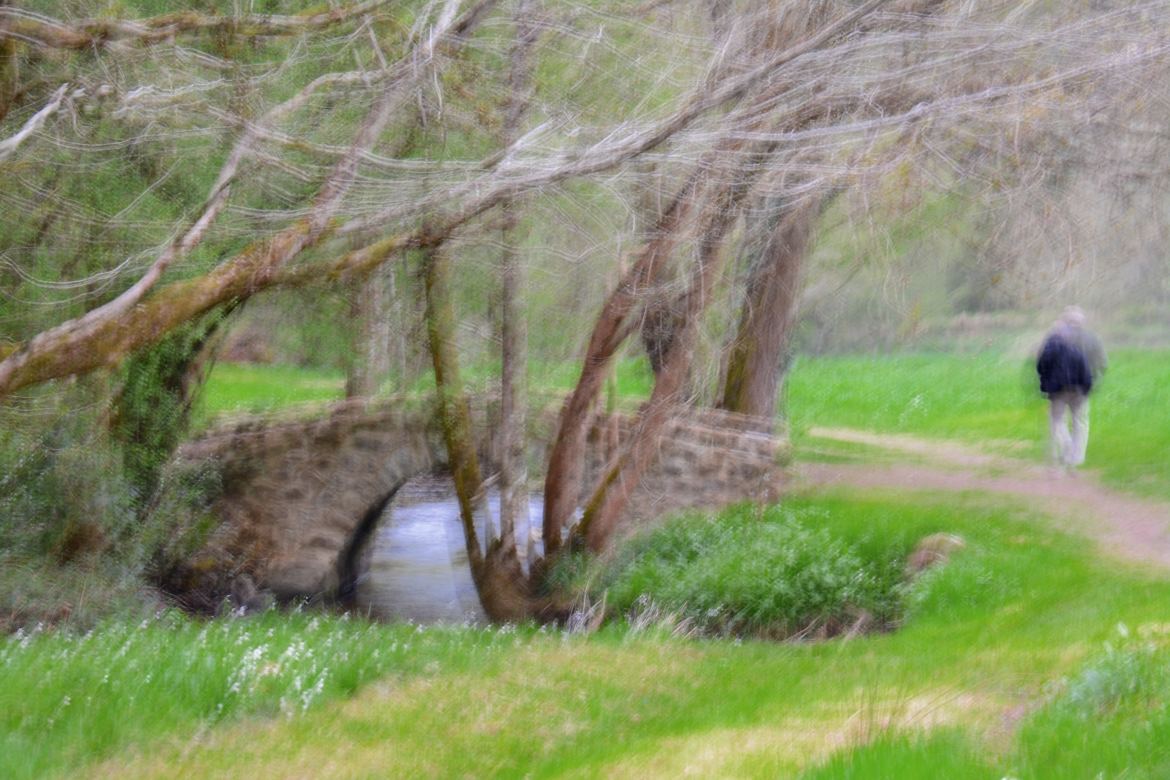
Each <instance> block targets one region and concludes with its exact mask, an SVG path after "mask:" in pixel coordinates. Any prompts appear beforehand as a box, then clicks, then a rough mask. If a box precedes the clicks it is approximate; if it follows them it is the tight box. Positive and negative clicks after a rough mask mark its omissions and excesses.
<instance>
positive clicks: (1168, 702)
mask: <svg viewBox="0 0 1170 780" xmlns="http://www.w3.org/2000/svg"><path fill="white" fill-rule="evenodd" d="M1120 628H1121V630H1122V632H1123V633H1128V629H1125V628H1124V627H1120ZM1124 641H1125V640H1123V642H1124ZM1017 756H1018V758H1017V764H1018V766H1017V767H1015V769H1014V771H1015V772H1016V774H1018V775H1019V776H1021V777H1041V776H1047V777H1070V778H1076V777H1085V778H1093V777H1127V778H1151V779H1152V778H1164V777H1170V648H1167V647H1165V646H1158V645H1156V644H1153V643H1141V644H1132V645H1130V646H1122V647H1117V646H1114V645H1112V644H1110V645H1107V646H1106V649H1105V652H1104V653H1103V654H1101V655H1100V656H1098V657H1097V658H1095V659H1093V660H1092V661H1090V662H1089V663H1087V664H1086V665H1085V666H1084V667H1083V668H1081V669H1080V670H1079V671H1078V672H1076V673H1075V674H1073V675H1071V676H1069V677H1068V678H1067V679H1065V680H1064V681H1062V682H1061V683H1060V684H1059V685H1057V686H1055V693H1054V695H1053V696H1052V698H1051V699H1050V700H1049V701H1048V703H1046V704H1045V705H1044V706H1043V707H1041V708H1040V709H1039V710H1038V711H1036V712H1035V713H1033V714H1032V715H1031V716H1030V717H1029V718H1028V720H1027V721H1025V723H1024V725H1023V726H1022V727H1021V729H1020V732H1019V735H1018V748H1017Z"/></svg>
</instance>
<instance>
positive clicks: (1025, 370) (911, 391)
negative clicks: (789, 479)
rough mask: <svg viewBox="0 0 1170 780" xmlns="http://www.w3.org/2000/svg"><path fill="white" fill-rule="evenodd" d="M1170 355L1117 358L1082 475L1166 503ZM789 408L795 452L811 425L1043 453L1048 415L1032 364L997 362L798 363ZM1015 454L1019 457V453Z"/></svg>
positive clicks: (991, 357)
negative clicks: (1090, 473) (1095, 475)
mask: <svg viewBox="0 0 1170 780" xmlns="http://www.w3.org/2000/svg"><path fill="white" fill-rule="evenodd" d="M1167 388H1170V352H1168V351H1165V350H1142V351H1137V350H1119V351H1117V352H1115V353H1114V354H1112V355H1111V356H1110V366H1109V371H1108V372H1107V373H1106V375H1105V377H1104V379H1103V380H1102V381H1101V382H1100V384H1099V385H1098V387H1097V389H1096V390H1094V392H1093V396H1092V410H1091V426H1090V430H1091V435H1090V438H1089V451H1088V458H1087V461H1086V467H1087V468H1090V469H1096V470H1099V471H1100V472H1101V474H1102V475H1103V476H1104V477H1105V479H1106V480H1107V481H1109V482H1110V483H1112V484H1114V485H1117V486H1119V487H1124V488H1126V489H1130V490H1134V491H1137V492H1141V493H1148V494H1152V495H1158V496H1162V497H1170V458H1167V457H1166V453H1167V452H1170V416H1167V415H1166V414H1164V413H1162V411H1163V410H1164V409H1165V406H1166V401H1167V393H1168V390H1167ZM787 408H788V412H789V419H790V424H791V428H792V432H793V437H794V439H795V441H796V443H797V446H798V447H801V446H813V447H814V448H815V447H816V446H819V445H818V444H817V442H816V441H815V440H812V439H810V438H809V437H808V435H807V432H808V430H809V428H811V427H813V426H822V427H847V428H859V429H862V430H872V431H880V432H886V433H908V434H914V435H919V436H926V437H937V438H956V439H961V440H964V441H967V442H971V443H975V444H979V443H988V442H992V443H995V442H1014V443H1021V442H1022V443H1023V444H1024V446H1023V448H1022V452H1023V453H1024V454H1026V455H1028V456H1029V457H1032V458H1033V459H1036V460H1040V459H1042V458H1043V457H1044V455H1045V453H1046V446H1047V445H1046V442H1047V435H1048V434H1047V426H1048V422H1047V420H1048V418H1047V406H1046V402H1045V401H1044V398H1043V397H1042V396H1041V395H1040V393H1039V390H1038V383H1037V381H1036V380H1035V371H1034V369H1033V367H1032V364H1031V362H1030V361H1026V360H1022V359H1021V360H1017V359H1012V358H1007V357H1004V356H1003V355H1001V354H990V353H981V354H971V355H956V354H912V355H885V356H876V355H875V356H853V357H824V358H815V359H808V358H802V359H800V360H799V361H797V363H796V365H795V367H794V368H793V370H792V372H791V374H790V376H789V380H788V388H787ZM1017 454H1019V451H1017Z"/></svg>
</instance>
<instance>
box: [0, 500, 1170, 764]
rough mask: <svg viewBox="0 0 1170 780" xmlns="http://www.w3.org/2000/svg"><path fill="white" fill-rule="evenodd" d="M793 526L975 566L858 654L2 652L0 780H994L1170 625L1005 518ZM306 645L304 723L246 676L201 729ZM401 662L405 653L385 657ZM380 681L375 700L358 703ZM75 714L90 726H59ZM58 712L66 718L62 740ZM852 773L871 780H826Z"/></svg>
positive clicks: (1060, 538)
mask: <svg viewBox="0 0 1170 780" xmlns="http://www.w3.org/2000/svg"><path fill="white" fill-rule="evenodd" d="M788 506H790V507H791V508H792V509H793V511H795V512H797V513H799V516H800V517H801V518H802V522H803V523H806V524H808V525H809V526H815V527H817V528H822V529H825V531H826V532H827V533H830V534H832V535H833V536H834V537H836V538H840V539H843V540H845V541H846V542H847V543H848V544H849V545H850V546H851V547H852V548H853V549H855V550H856V551H857V554H858V555H859V556H860V557H863V558H866V557H880V556H881V555H882V554H883V551H887V550H888V549H890V547H891V545H892V546H895V547H897V548H899V549H907V548H909V547H911V546H912V545H913V543H914V542H915V541H916V540H917V539H919V538H921V537H922V536H925V535H927V534H930V533H935V532H939V531H946V532H951V533H957V534H960V535H962V536H963V537H964V538H965V539H966V541H967V546H966V547H965V548H963V549H962V550H961V551H959V552H958V553H957V554H956V555H955V557H954V559H953V560H952V561H951V562H950V563H949V564H948V565H946V566H944V567H942V568H939V569H936V570H933V571H932V572H931V573H930V574H929V575H927V576H926V577H924V578H923V579H921V580H920V581H919V582H918V583H916V584H915V586H914V587H913V588H912V589H911V591H910V593H909V599H908V603H907V612H906V615H905V618H904V624H903V625H902V626H901V628H900V629H899V630H898V631H896V632H893V633H888V634H877V635H870V636H865V637H858V638H854V639H851V640H848V641H845V640H834V641H829V642H819V643H808V644H800V643H797V644H791V643H789V644H777V643H770V642H761V641H744V642H730V641H726V640H704V641H684V640H680V639H674V638H671V637H670V635H669V632H667V631H662V632H658V631H642V632H631V631H629V630H625V629H622V628H620V627H613V628H607V629H603V630H602V631H601V632H600V633H599V634H597V635H594V636H593V637H590V638H582V637H561V636H558V635H549V634H544V633H540V632H526V633H525V632H521V633H520V634H517V635H512V634H509V633H506V632H505V633H502V634H501V633H500V632H486V633H485V632H480V631H477V630H471V629H451V630H444V631H436V632H433V633H432V631H427V632H425V633H423V634H418V635H417V636H418V639H417V640H416V639H414V637H415V636H416V635H415V634H413V633H411V631H412V629H410V628H403V627H370V626H367V625H366V624H364V623H361V622H358V621H350V622H345V621H341V620H337V619H327V618H323V617H322V618H317V619H316V620H317V621H318V622H317V623H316V627H315V628H314V629H312V630H310V628H309V623H310V621H311V620H312V619H310V618H308V617H306V616H298V615H293V616H284V615H278V614H274V615H268V616H264V617H262V618H260V619H259V620H255V621H252V620H244V621H233V622H227V623H218V622H216V623H211V624H198V623H187V622H185V621H180V622H179V623H178V624H176V625H170V624H168V623H166V622H163V623H158V624H151V625H149V626H147V627H146V628H145V629H143V631H142V632H141V633H139V631H138V630H137V629H136V628H134V627H133V626H117V625H114V626H107V627H104V628H101V629H99V630H98V631H96V632H95V633H94V634H93V635H91V636H90V638H88V639H85V640H81V639H78V638H76V637H67V636H64V635H49V636H40V637H36V638H34V639H32V640H31V641H30V642H29V644H28V646H27V647H20V646H19V645H20V642H21V641H23V640H10V641H9V644H8V645H6V646H4V648H5V649H4V650H3V651H0V653H2V655H0V659H3V661H2V662H0V697H3V698H2V700H0V712H3V713H4V716H3V717H5V718H6V720H4V721H3V722H4V724H5V726H4V729H3V731H4V734H5V737H4V738H5V739H6V740H8V741H7V742H6V743H4V747H5V749H4V750H3V751H0V756H4V757H5V758H0V761H3V760H7V761H9V762H13V763H15V764H16V765H15V766H9V767H2V768H0V774H4V775H12V774H29V773H31V771H32V770H33V769H36V770H37V771H38V772H40V771H47V770H56V771H59V772H63V773H69V774H81V773H83V770H86V768H88V769H89V770H92V771H94V772H96V773H98V774H107V775H108V774H117V775H119V776H121V775H127V776H135V775H156V776H157V775H168V776H169V775H174V774H186V775H189V776H207V775H220V776H224V775H230V776H247V775H254V776H286V775H301V776H303V775H309V774H320V773H322V772H325V773H328V774H330V775H337V776H387V775H399V776H414V775H427V776H452V775H476V776H482V775H496V776H516V775H531V776H533V777H541V776H552V775H563V774H569V775H572V776H672V777H673V776H677V775H679V774H681V773H683V772H685V771H688V770H689V771H691V772H693V773H696V774H699V775H701V776H709V775H736V776H759V777H777V776H780V777H786V776H795V775H797V774H799V773H800V772H801V771H806V770H807V771H814V769H815V771H818V772H830V774H822V775H815V774H814V775H813V776H817V777H819V776H828V777H838V776H844V777H851V776H852V777H885V776H889V775H885V774H882V772H881V771H880V768H881V767H883V766H888V765H889V763H888V761H889V760H893V759H890V758H889V756H887V757H886V758H883V757H882V756H879V755H876V754H875V755H870V754H865V755H863V754H862V753H861V751H874V752H878V753H880V752H883V751H884V752H885V753H887V754H890V755H892V756H894V757H895V758H897V757H901V756H904V755H907V754H914V755H918V756H920V764H921V765H922V766H924V767H925V766H929V763H930V762H931V761H934V760H936V759H938V757H939V756H944V755H950V753H951V752H952V747H953V746H955V745H965V746H970V748H971V751H972V753H971V755H972V756H975V757H977V758H978V760H976V759H975V758H972V759H971V761H966V760H965V759H964V760H957V759H956V760H954V761H950V763H951V764H955V765H956V766H965V764H964V761H966V763H971V762H972V761H973V762H974V767H975V768H976V769H979V768H982V767H987V766H990V767H993V768H994V769H995V771H996V772H998V773H999V774H994V773H992V774H988V775H979V774H966V775H964V774H955V775H954V776H957V777H964V776H989V777H990V776H992V775H993V774H994V776H995V777H1002V776H1004V775H1005V774H1007V773H1008V771H1009V770H1013V769H1016V768H1019V767H1024V768H1026V766H1027V765H1025V764H1024V763H1022V762H1023V760H1024V759H1023V758H1022V757H1026V756H1028V755H1033V753H1028V752H1027V751H1028V750H1035V751H1038V750H1040V749H1041V747H1042V746H1043V744H1045V743H1044V738H1043V737H1042V736H1037V737H1032V736H1028V735H1029V734H1030V733H1031V732H1030V731H1028V729H1030V728H1032V727H1031V726H1027V727H1026V728H1025V729H1024V730H1023V731H1021V732H1020V735H1021V736H1020V737H1019V738H1018V739H1017V738H1016V737H1014V736H1009V737H1007V738H1006V739H1005V737H1003V735H1002V731H1003V722H1004V717H1005V713H1009V712H1012V711H1015V710H1017V709H1019V708H1021V707H1033V708H1034V707H1036V706H1037V705H1042V704H1044V702H1046V701H1049V700H1055V698H1054V697H1057V696H1058V695H1059V691H1061V690H1064V689H1065V688H1064V686H1065V685H1067V684H1062V683H1061V682H1060V681H1061V680H1062V679H1065V678H1068V679H1076V678H1077V675H1078V674H1079V672H1078V670H1079V669H1081V667H1082V665H1083V664H1085V663H1086V662H1087V663H1089V664H1090V665H1091V664H1093V663H1096V662H1097V661H1096V659H1097V658H1098V657H1099V656H1100V655H1101V654H1102V652H1103V648H1104V646H1105V643H1106V642H1107V641H1113V642H1116V641H1117V639H1118V636H1119V635H1118V628H1117V626H1118V624H1119V623H1124V624H1125V625H1126V626H1128V627H1130V631H1131V632H1132V634H1133V635H1134V636H1154V637H1155V638H1157V637H1160V636H1161V635H1160V634H1158V633H1157V632H1158V631H1159V630H1160V628H1159V627H1164V626H1167V625H1170V582H1168V581H1167V580H1166V579H1164V578H1160V577H1153V576H1151V575H1147V574H1143V573H1141V572H1134V571H1131V570H1128V569H1127V568H1126V567H1122V566H1118V565H1117V564H1116V563H1113V562H1109V561H1103V560H1101V559H1099V558H1097V557H1096V556H1094V555H1093V554H1092V553H1091V552H1090V551H1089V550H1087V549H1086V544H1085V542H1083V541H1082V540H1080V539H1079V538H1073V537H1069V536H1066V535H1064V534H1062V533H1059V532H1058V531H1056V530H1054V529H1053V528H1052V527H1051V526H1050V525H1048V524H1047V523H1046V522H1045V521H1043V520H1039V519H1037V518H1036V517H1035V516H1032V515H1030V514H1028V513H1026V512H1022V511H1020V510H1018V509H1013V508H1012V507H1010V506H1008V505H1006V504H1003V503H998V502H989V501H988V500H986V499H982V498H979V497H977V496H965V497H955V496H945V497H939V498H938V499H937V500H922V499H911V498H902V497H896V496H882V495H867V496H865V497H859V496H856V495H850V494H841V495H837V496H827V497H819V498H813V497H810V498H803V499H794V500H792V501H790V502H789V503H788ZM285 621H287V623H286V622H285ZM269 630H273V631H274V634H275V636H274V637H272V638H269V637H268V636H267V632H268V631H269ZM241 636H243V637H244V638H243V639H240V637H241ZM138 637H141V640H139V639H138ZM204 637H206V638H204ZM213 640H214V641H213ZM297 641H303V642H304V643H305V645H304V646H305V648H306V649H312V650H313V651H314V655H313V657H312V660H305V661H302V664H305V665H304V666H302V667H298V668H299V669H303V671H304V680H309V679H312V677H311V672H310V670H311V669H313V668H314V667H312V666H311V664H312V663H313V661H319V665H318V666H317V667H315V668H316V672H317V673H320V671H321V670H322V669H323V668H325V666H326V662H325V661H324V660H323V659H325V658H328V659H329V661H328V664H327V665H328V666H329V668H330V670H331V671H330V674H329V677H328V678H327V683H326V687H325V689H324V690H323V692H322V695H321V697H320V698H319V699H317V700H314V701H313V702H311V705H310V707H309V708H308V710H307V711H303V712H302V711H301V710H300V708H299V706H297V705H296V703H295V701H293V707H292V709H293V710H295V712H293V713H292V714H291V717H290V716H289V715H287V714H285V711H286V710H287V709H288V708H287V707H284V708H282V704H281V701H282V699H284V700H285V701H291V700H292V698H291V697H292V693H293V692H295V687H294V688H290V684H291V683H290V680H292V679H295V676H296V674H297V673H294V671H293V670H291V669H290V670H289V672H288V673H282V674H281V675H279V676H273V677H271V678H270V677H268V676H262V675H261V674H260V671H259V670H262V669H264V668H266V667H265V666H264V664H257V665H252V666H250V667H249V668H250V669H252V670H253V671H251V672H250V673H249V675H250V676H249V677H248V679H249V680H251V683H250V684H249V685H248V686H246V688H245V689H246V690H249V691H252V690H254V691H255V694H254V696H255V698H251V696H252V695H253V694H250V695H249V696H250V698H248V699H246V700H243V701H239V702H237V703H235V704H233V705H232V707H233V709H232V710H231V711H230V712H229V713H228V714H227V715H223V714H221V713H219V712H217V711H216V706H217V704H218V703H219V702H221V701H224V700H225V698H228V694H229V693H230V690H231V680H232V679H233V677H232V676H233V674H234V673H235V672H236V670H239V669H240V668H241V667H242V666H244V665H245V663H246V660H245V659H246V658H247V652H248V651H249V650H253V651H254V648H255V647H257V646H259V645H262V644H267V645H268V649H267V650H265V651H264V654H263V658H264V659H265V661H267V662H275V661H276V659H278V658H279V656H280V654H281V653H283V652H285V650H286V649H287V648H288V647H289V646H291V645H293V644H295V643H296V642H297ZM1151 641H1155V640H1151ZM1159 641H1160V640H1159ZM395 642H397V643H399V645H401V644H402V643H403V642H411V643H412V648H411V649H410V650H409V651H405V652H403V651H401V650H400V651H398V652H397V653H391V657H387V656H386V655H385V654H386V653H388V652H390V648H393V647H394V643H395ZM124 644H129V649H127V650H126V651H121V648H122V646H123V645H124ZM379 648H380V649H381V651H382V653H383V655H382V656H381V657H380V660H378V661H374V660H372V652H373V650H374V649H379ZM120 651H121V652H120ZM340 653H345V654H347V658H345V659H342V658H341V657H340V655H339V654H340ZM305 658H306V659H308V656H305ZM432 662H433V665H430V664H432ZM347 665H349V666H347ZM351 666H352V667H355V668H352V669H350V667H351ZM1090 668H1091V666H1090ZM345 669H350V670H349V671H344V670H345ZM108 670H112V671H113V673H112V674H111V680H110V682H108V683H105V682H102V678H103V676H104V674H105V673H106V671H108ZM151 672H153V674H154V675H155V677H153V678H151V679H150V680H149V681H148V680H147V679H146V674H148V673H151ZM385 675H390V678H389V679H390V680H391V681H392V682H391V684H388V685H387V684H378V685H372V686H371V685H368V684H367V683H369V682H372V681H374V680H376V679H381V680H385V679H387V678H386V677H385ZM303 685H304V683H302V686H303ZM302 690H303V687H302ZM1126 690H1128V689H1126ZM65 696H70V697H71V703H70V705H69V706H68V707H65V708H62V707H61V706H60V705H61V703H62V701H63V700H64V697H65ZM347 696H348V697H350V698H348V699H346V698H345V697H347ZM87 698H89V699H91V700H90V701H88V702H87V709H86V714H87V717H86V718H81V717H80V715H73V714H68V713H70V707H72V706H73V704H74V703H76V702H86V700H87ZM229 701H230V699H229ZM1140 710H1141V707H1131V708H1129V709H1124V708H1123V709H1115V710H1113V711H1116V712H1121V713H1122V715H1120V716H1119V719H1118V722H1117V725H1116V728H1114V729H1112V730H1109V729H1105V730H1099V732H1100V733H1098V732H1092V734H1091V735H1090V737H1087V738H1086V739H1088V740H1089V741H1088V742H1087V743H1086V744H1087V747H1086V748H1085V752H1087V753H1088V754H1092V753H1093V745H1094V744H1096V743H1095V742H1094V740H1097V741H1105V740H1113V739H1116V738H1117V735H1118V734H1125V733H1128V732H1129V730H1130V728H1131V727H1133V728H1136V729H1137V730H1138V736H1140V732H1141V729H1142V728H1143V727H1142V726H1141V723H1142V721H1141V720H1138V719H1137V716H1136V715H1132V716H1131V713H1136V712H1139V711H1140ZM58 711H60V712H61V713H62V714H63V715H65V714H68V716H67V717H65V719H64V720H61V719H54V718H55V717H57V718H59V717H60V716H55V714H56V713H58ZM1043 711H1044V710H1041V712H1043ZM1035 717H1039V716H1035ZM88 723H94V724H99V725H97V726H94V727H90V726H87V725H86V724H88ZM1028 723H1031V721H1028ZM19 724H24V725H19ZM100 724H104V725H100ZM1037 728H1038V727H1037ZM1062 728H1064V727H1062ZM937 729H943V730H944V731H936V730H937ZM1093 734H1096V736H1093ZM1158 734H1159V732H1154V735H1155V736H1158ZM34 735H35V736H34ZM1066 737H1071V735H1070V733H1069V732H1067V731H1060V732H1058V736H1057V737H1056V739H1057V741H1060V740H1063V739H1065V738H1066ZM1077 738H1078V739H1079V738H1080V737H1077ZM1033 745H1034V746H1035V747H1031V746H1033ZM956 749H957V748H956ZM965 749H966V748H964V750H965ZM1099 752H1101V753H1102V755H1104V753H1105V751H1099ZM854 753H856V755H853V754H854ZM1034 754H1035V755H1040V753H1034ZM1150 755H1155V754H1154V753H1151V754H1150ZM960 758H961V756H960ZM948 760H950V759H948ZM1102 760H1104V759H1102ZM1145 760H1146V759H1145V758H1144V757H1143V756H1141V755H1138V756H1134V757H1131V758H1130V759H1129V761H1130V764H1131V765H1133V766H1135V767H1136V766H1139V765H1140V762H1142V761H1145ZM1151 760H1153V759H1151ZM825 762H829V763H825ZM833 762H836V763H833ZM883 762H886V763H883ZM822 765H823V766H822ZM1097 765H1098V764H1092V766H1097ZM1099 765H1100V766H1102V767H1104V766H1106V764H1099ZM837 766H840V767H842V768H841V769H840V770H839V771H838V769H834V768H833V767H837ZM849 766H858V767H862V770H858V771H859V772H861V773H855V774H852V775H850V774H841V772H846V771H852V770H848V767H849ZM940 766H950V764H948V763H943V764H940ZM1154 766H1156V764H1151V767H1154ZM826 767H827V768H826ZM873 767H876V769H874V768H873ZM1151 771H1153V770H1151ZM831 772H837V774H832V773H831ZM956 772H958V770H956ZM906 776H909V777H914V776H916V775H914V774H908V775H906ZM917 776H929V775H926V774H920V775H917ZM948 776H950V775H948ZM1018 776H1020V777H1025V776H1044V775H1043V774H1040V775H1027V774H1021V775H1018ZM1106 776H1110V775H1109V774H1108V773H1107V775H1106ZM1137 776H1141V775H1140V774H1139V775H1137Z"/></svg>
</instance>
